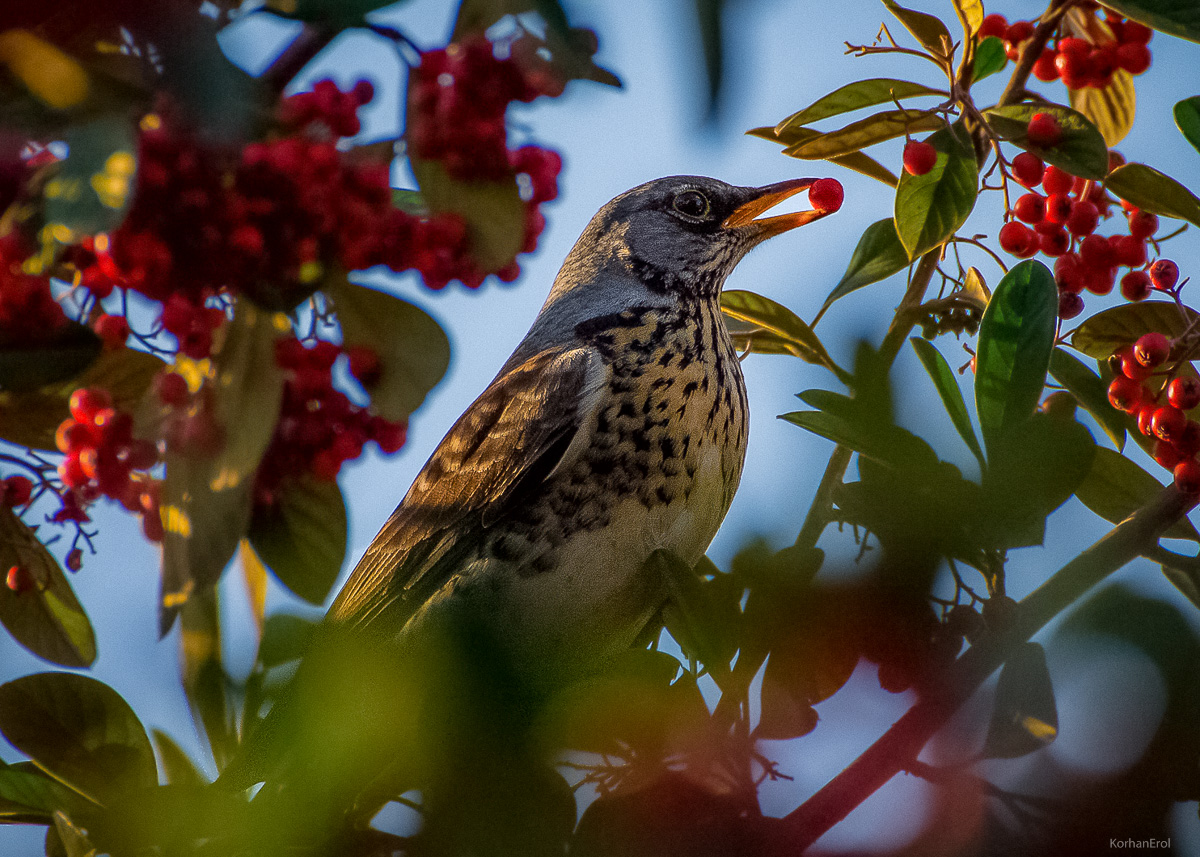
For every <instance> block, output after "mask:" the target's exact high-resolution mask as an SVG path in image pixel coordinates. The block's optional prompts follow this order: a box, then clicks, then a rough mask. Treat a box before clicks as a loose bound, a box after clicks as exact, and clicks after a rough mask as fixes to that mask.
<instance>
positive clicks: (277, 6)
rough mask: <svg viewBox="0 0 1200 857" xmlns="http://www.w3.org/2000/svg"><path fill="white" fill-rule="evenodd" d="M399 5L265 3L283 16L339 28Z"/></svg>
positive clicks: (357, 0)
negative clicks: (378, 10)
mask: <svg viewBox="0 0 1200 857" xmlns="http://www.w3.org/2000/svg"><path fill="white" fill-rule="evenodd" d="M398 5H400V4H399V3H397V2H396V0H266V3H265V6H266V8H267V9H269V10H270V11H272V12H275V13H276V14H278V15H280V16H282V17H285V18H293V19H295V20H298V21H308V22H310V23H316V24H324V25H326V26H329V27H333V28H335V29H338V30H341V29H345V28H347V27H360V26H362V25H363V24H364V23H365V21H364V18H365V16H366V14H367V13H368V12H374V11H375V10H376V9H382V8H383V7H384V6H398Z"/></svg>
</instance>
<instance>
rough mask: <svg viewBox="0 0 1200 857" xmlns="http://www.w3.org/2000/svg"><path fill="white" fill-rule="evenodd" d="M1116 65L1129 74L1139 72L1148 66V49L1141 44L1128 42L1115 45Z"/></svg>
mask: <svg viewBox="0 0 1200 857" xmlns="http://www.w3.org/2000/svg"><path fill="white" fill-rule="evenodd" d="M1116 59H1117V65H1118V66H1119V67H1121V68H1123V69H1125V71H1127V72H1129V73H1130V74H1141V73H1142V72H1144V71H1145V70H1146V69H1148V68H1150V49H1149V48H1148V47H1146V46H1145V45H1143V44H1138V43H1137V42H1130V43H1127V44H1124V45H1120V46H1118V47H1117V57H1116Z"/></svg>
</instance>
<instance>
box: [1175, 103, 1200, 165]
mask: <svg viewBox="0 0 1200 857" xmlns="http://www.w3.org/2000/svg"><path fill="white" fill-rule="evenodd" d="M1174 112H1175V127H1176V128H1178V129H1179V133H1180V134H1182V135H1183V137H1184V139H1185V140H1187V141H1188V142H1189V143H1191V144H1192V146H1193V148H1195V149H1196V151H1197V152H1200V95H1193V96H1192V97H1191V98H1185V99H1183V101H1180V102H1178V103H1177V104H1176V105H1175V111H1174Z"/></svg>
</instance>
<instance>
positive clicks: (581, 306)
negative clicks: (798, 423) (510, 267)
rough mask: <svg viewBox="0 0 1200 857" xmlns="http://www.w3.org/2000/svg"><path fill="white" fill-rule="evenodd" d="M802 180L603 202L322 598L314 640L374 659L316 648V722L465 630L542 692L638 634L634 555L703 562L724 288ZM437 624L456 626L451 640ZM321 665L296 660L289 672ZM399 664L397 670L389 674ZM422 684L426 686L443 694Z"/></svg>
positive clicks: (644, 587)
mask: <svg viewBox="0 0 1200 857" xmlns="http://www.w3.org/2000/svg"><path fill="white" fill-rule="evenodd" d="M815 181H817V180H816V179H811V178H798V179H790V180H786V181H781V182H777V183H774V184H769V185H766V186H763V187H739V186H734V185H731V184H727V183H725V182H722V181H719V180H716V179H712V178H706V177H702V176H671V177H667V178H660V179H657V180H654V181H650V182H647V183H645V184H642V185H639V186H638V187H635V188H633V189H632V190H629V191H627V192H625V193H623V194H621V195H619V196H617V197H616V198H615V199H613V200H612V201H610V202H609V203H608V204H606V205H604V206H603V207H602V208H601V209H600V210H599V212H598V213H597V214H596V215H595V216H594V217H593V218H592V219H591V221H590V223H589V224H588V225H587V227H586V228H585V229H584V231H583V233H582V234H581V236H580V237H579V239H578V241H577V242H576V243H575V245H574V247H573V249H572V250H571V251H570V253H569V254H568V255H567V257H566V260H565V262H564V263H563V265H562V268H561V270H560V271H559V273H558V276H557V277H556V278H555V280H554V283H553V286H552V288H551V290H550V293H549V296H548V297H547V298H546V301H545V303H544V305H543V306H542V308H541V311H540V312H539V313H538V315H537V317H536V318H535V319H534V321H533V324H532V326H531V327H530V329H529V331H528V333H527V334H526V335H525V337H524V338H523V339H522V340H521V341H520V343H519V344H518V345H517V347H516V350H515V351H514V352H513V354H512V356H511V357H509V359H508V360H507V361H506V362H505V364H504V365H503V366H502V367H501V369H500V371H499V373H498V374H497V375H496V377H495V378H494V379H493V380H492V381H491V383H490V384H488V386H487V388H486V389H485V390H484V391H483V392H482V393H481V394H480V396H479V397H478V398H477V399H476V400H475V401H474V402H473V403H472V404H471V405H470V407H468V408H467V410H466V411H465V412H464V413H463V414H462V416H461V417H460V418H459V419H458V420H457V422H455V423H454V425H453V427H452V428H451V429H450V430H449V432H448V433H447V434H446V436H445V438H444V439H443V440H442V441H441V443H440V444H439V445H438V446H437V448H436V449H435V451H434V452H433V454H432V455H431V456H430V458H429V460H428V461H427V462H426V464H425V465H424V467H423V468H422V469H421V471H420V472H419V474H418V475H417V477H416V479H415V481H414V482H413V484H412V487H411V488H410V489H409V491H408V493H407V495H406V496H405V497H404V499H403V501H402V502H401V503H400V504H399V506H398V507H397V508H396V510H395V511H394V512H393V514H392V515H391V517H390V518H389V519H388V520H387V522H386V523H385V524H384V526H383V528H382V529H381V530H380V532H379V534H378V535H377V536H376V538H375V540H374V541H373V542H372V543H371V544H370V546H369V547H368V548H367V550H366V552H365V554H364V555H363V556H362V558H361V560H360V561H359V563H358V564H357V566H356V568H355V569H354V570H353V572H352V573H351V575H350V577H349V578H348V580H347V582H346V583H345V585H344V587H343V588H342V589H341V591H340V593H339V594H338V596H337V597H336V599H335V600H334V602H333V604H332V606H331V607H330V609H329V611H328V614H327V617H326V620H325V622H324V623H323V627H322V631H323V633H324V637H325V638H326V639H338V640H341V641H343V642H345V641H351V642H350V643H349V645H351V646H352V648H353V649H354V652H355V655H354V656H353V657H355V658H358V657H360V654H361V651H362V650H363V649H364V647H369V648H370V650H371V651H373V652H385V653H387V654H386V655H385V656H383V657H382V660H380V661H379V662H378V663H376V664H375V665H374V667H371V668H367V669H365V670H363V672H364V674H365V675H359V676H349V675H347V673H348V672H349V671H348V670H346V669H345V668H344V666H343V665H344V663H345V660H344V658H343V655H338V656H336V657H335V656H330V657H329V658H328V659H327V669H325V670H324V673H325V674H326V676H327V677H328V676H335V677H336V680H337V681H338V682H340V684H338V689H337V690H332V691H331V690H329V689H328V686H327V685H326V686H323V689H322V690H319V691H314V692H313V694H312V695H313V696H316V697H320V698H322V699H323V700H325V701H326V702H329V703H330V704H333V705H343V704H344V705H345V706H349V707H348V708H338V709H337V712H336V713H330V712H326V713H325V714H323V715H321V716H319V717H318V718H317V720H316V722H318V723H320V724H325V723H327V722H328V721H329V720H336V719H343V718H347V717H349V718H353V717H355V716H356V715H357V714H362V713H364V712H370V713H374V712H375V711H376V709H378V708H379V707H380V706H381V705H386V701H387V700H392V699H395V698H397V697H406V698H412V696H413V694H414V693H415V691H414V687H415V685H416V684H420V681H419V680H417V679H413V680H412V681H409V679H410V678H411V677H412V676H414V675H415V674H416V672H415V671H414V668H412V667H411V666H408V667H396V664H397V663H399V662H400V661H401V660H404V659H407V660H406V661H405V662H406V663H408V664H410V665H411V663H412V662H413V661H418V662H425V661H429V660H436V659H438V658H439V657H441V653H442V652H443V651H444V649H445V648H446V646H447V645H451V646H453V645H456V644H457V643H458V642H461V641H462V640H463V639H465V638H469V639H470V641H471V646H473V647H474V648H475V649H476V650H481V651H484V652H485V653H486V667H485V668H482V669H478V670H475V671H474V672H472V676H473V677H474V678H473V679H472V680H474V679H478V678H480V677H482V679H483V680H484V681H489V680H490V681H494V682H496V683H497V685H498V686H500V685H502V687H501V692H502V693H505V694H512V693H516V692H517V691H514V690H513V688H517V689H519V694H520V695H521V697H522V698H528V697H535V698H538V697H541V696H544V695H545V694H546V693H548V692H550V691H551V690H553V689H554V688H557V687H561V686H563V685H564V684H566V683H568V682H569V681H571V680H573V679H574V678H576V677H579V676H583V675H587V674H589V673H590V672H594V671H595V670H596V669H598V668H599V667H601V666H603V665H604V664H605V663H606V662H608V661H610V660H611V659H612V658H614V657H616V656H617V655H619V654H620V653H621V652H622V651H625V650H627V649H629V647H630V646H631V645H633V644H634V642H635V641H636V640H637V639H638V638H639V635H641V634H642V633H643V632H644V630H645V629H646V628H647V626H648V625H652V623H653V622H654V620H655V617H656V616H659V615H660V614H661V610H662V608H663V606H664V603H665V602H666V600H667V591H666V587H665V586H664V583H663V581H661V580H656V579H653V575H652V574H648V573H647V572H646V563H647V559H648V558H649V557H650V555H651V554H652V553H654V552H655V551H656V550H663V549H665V550H668V551H671V552H673V553H674V554H675V555H677V556H678V557H679V558H680V559H681V560H683V561H684V562H685V563H688V564H689V565H691V564H694V563H696V562H697V561H698V560H700V559H701V557H702V556H703V555H704V553H705V551H706V549H707V548H708V545H709V543H710V541H711V540H712V538H713V536H714V535H715V534H716V532H717V528H718V527H719V526H720V524H721V521H722V519H723V518H724V517H725V514H726V512H727V511H728V510H729V506H730V503H731V502H732V500H733V496H734V492H735V491H736V490H737V487H738V482H739V479H740V477H741V473H742V467H743V461H744V457H745V452H746V443H747V437H748V431H749V418H748V409H747V398H746V388H745V381H744V379H743V375H742V370H741V364H740V361H739V354H738V352H737V350H736V349H735V346H734V343H733V341H732V339H731V338H730V335H729V333H728V331H727V330H726V327H725V324H724V322H723V320H722V314H721V303H720V300H721V290H722V288H723V286H724V284H725V281H726V278H727V277H728V276H729V274H730V273H731V272H732V271H733V270H734V268H735V266H736V265H737V264H738V262H739V261H741V259H742V258H743V257H744V256H745V255H746V253H748V252H749V251H750V250H751V249H752V248H754V247H755V246H757V245H759V244H760V243H762V242H763V241H765V240H767V239H769V238H771V237H773V236H776V235H779V234H781V233H783V232H786V231H788V230H791V229H793V228H795V227H798V226H801V225H804V224H806V223H810V222H812V221H814V220H816V219H818V218H820V217H822V216H823V215H824V214H825V213H827V212H825V211H821V210H801V211H795V212H789V213H784V214H777V215H774V216H760V215H764V214H765V213H766V212H767V211H768V210H769V209H771V208H773V207H774V206H775V205H777V204H778V203H780V202H782V201H783V200H785V199H787V198H788V197H791V196H793V195H795V194H797V193H799V192H801V191H804V190H806V189H808V188H810V187H811V186H812V185H813V183H814V182H815ZM447 628H454V629H457V630H455V631H453V632H447V631H446V630H445V629H447ZM463 628H466V629H468V630H466V631H463V630H462V629H463ZM448 633H450V634H451V635H453V634H458V635H459V636H458V637H457V638H456V639H455V640H451V641H450V643H449V644H448V643H447V640H448V639H449V638H448V636H447V634H448ZM318 639H320V637H319V638H318ZM456 641H457V642H456ZM336 649H338V646H337V645H333V644H328V645H327V646H326V651H334V650H336ZM397 653H404V654H403V656H401V655H399V654H397ZM393 655H395V656H396V657H395V658H393ZM321 657H322V656H321V655H310V656H309V657H306V659H305V663H302V664H301V667H300V675H299V676H298V679H299V678H301V677H302V676H303V675H304V673H305V670H306V667H309V664H308V661H309V660H313V661H319V660H320V659H321ZM456 663H457V662H456ZM397 668H398V669H400V670H401V671H402V672H404V670H408V671H407V672H404V675H405V676H407V678H403V679H396V678H395V676H394V675H391V674H390V671H392V670H394V669H397ZM356 669H357V668H356ZM455 669H457V666H456V667H455ZM317 671H319V670H317V669H315V668H311V667H309V672H310V673H314V672H317ZM497 676H502V679H497V678H496V677H497ZM464 681H465V680H464ZM439 682H441V684H439V685H438V686H437V688H436V689H435V690H434V693H435V694H441V695H444V696H446V697H447V698H453V699H456V700H458V701H460V702H461V700H462V698H463V697H462V694H459V695H456V694H455V693H452V692H450V691H449V690H447V688H446V687H445V686H444V685H445V684H446V680H445V678H444V676H443V678H442V679H439ZM466 684H469V682H466ZM363 686H366V688H367V692H366V693H365V694H364V693H363V692H362V690H361V688H363ZM385 686H386V687H387V689H386V690H384V689H381V688H384V687H385ZM462 687H463V685H460V690H462ZM429 692H430V688H429V686H428V684H426V685H424V689H423V690H422V691H420V693H422V694H429ZM462 693H464V694H466V695H468V696H470V695H473V694H474V693H475V691H474V690H473V689H467V690H462ZM356 697H363V700H360V701H354V699H351V698H356ZM347 700H350V701H347ZM400 707H401V706H396V710H394V711H391V712H390V713H389V715H388V718H385V719H384V721H382V722H378V721H377V722H376V724H375V725H374V726H372V727H365V726H364V727H363V728H362V729H361V730H358V732H359V733H360V734H358V736H357V738H356V739H355V740H357V741H359V745H360V747H362V748H366V747H367V746H368V745H369V744H370V741H368V740H366V739H365V738H363V735H364V734H367V733H371V734H374V735H376V736H385V735H391V736H394V735H395V734H397V733H398V732H400V731H403V730H402V729H400V727H398V726H394V725H393V724H391V722H390V720H389V718H390V719H394V718H396V717H405V716H408V715H405V714H401V713H400V712H399V708H400ZM434 709H435V710H437V711H439V712H440V713H439V714H438V715H437V716H435V717H434V718H433V720H435V721H444V720H445V719H446V718H448V717H449V716H450V715H449V714H448V711H449V703H446V704H444V705H442V706H441V707H438V706H436V705H435V706H434ZM269 719H270V718H268V720H269ZM427 719H428V718H427ZM470 728H471V729H474V728H476V726H474V725H473V726H472V727H470ZM322 729H324V727H323V726H318V727H317V728H316V733H314V734H319V735H321V736H323V735H325V734H327V733H326V732H323V731H321V730H322ZM462 738H463V735H462V734H461V733H460V734H457V735H456V737H455V739H454V741H455V742H458V741H459V740H460V739H462ZM319 740H324V739H319ZM333 743H334V744H336V745H337V747H338V748H341V747H342V746H343V745H342V744H338V743H337V742H333ZM330 752H341V750H340V749H337V750H336V751H335V750H330ZM374 754H375V751H374V750H367V749H363V751H362V755H361V757H362V758H366V757H367V756H368V755H372V756H373V755H374Z"/></svg>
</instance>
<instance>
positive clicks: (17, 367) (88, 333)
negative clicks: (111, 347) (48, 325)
mask: <svg viewBox="0 0 1200 857" xmlns="http://www.w3.org/2000/svg"><path fill="white" fill-rule="evenodd" d="M2 340H3V337H0V390H4V391H5V392H8V393H16V394H21V393H29V392H31V391H33V390H37V389H38V388H40V387H47V386H50V385H53V384H60V383H62V382H64V381H68V380H73V379H75V378H76V377H78V376H79V373H81V372H83V371H84V370H85V369H87V367H88V366H90V365H91V364H92V362H93V361H94V360H95V359H96V358H97V357H98V356H99V355H100V351H101V348H102V343H101V342H100V337H98V336H96V334H95V333H93V332H92V329H91V328H89V327H86V326H85V325H82V324H78V323H76V322H68V323H67V324H66V325H65V326H64V327H63V329H62V331H61V332H60V333H58V334H56V335H55V336H54V339H53V340H52V341H48V342H43V343H39V344H37V345H32V346H31V345H10V344H8V343H6V342H4V341H2Z"/></svg>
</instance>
